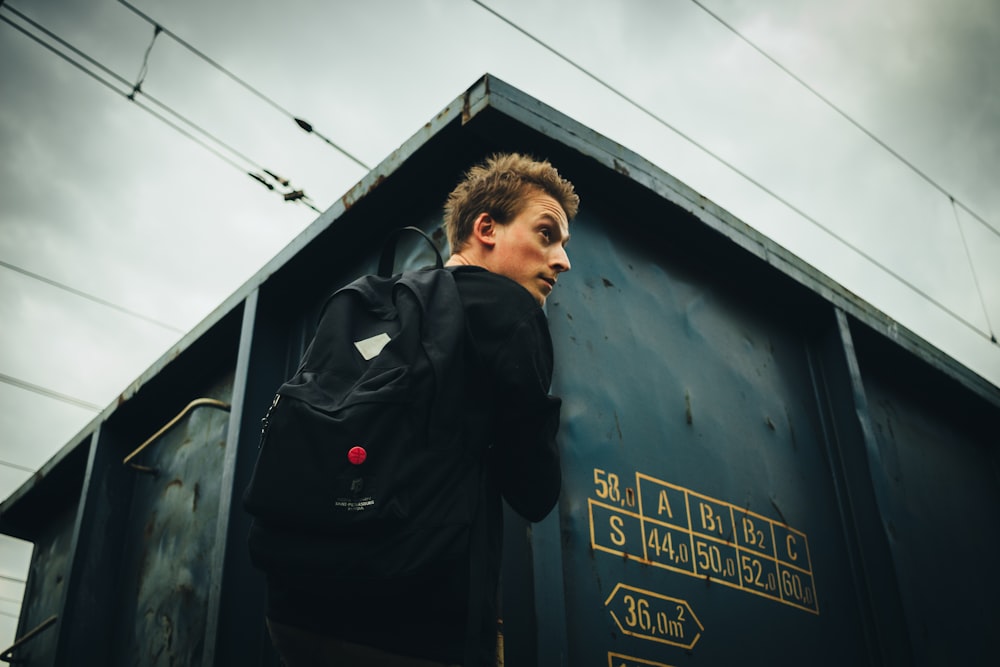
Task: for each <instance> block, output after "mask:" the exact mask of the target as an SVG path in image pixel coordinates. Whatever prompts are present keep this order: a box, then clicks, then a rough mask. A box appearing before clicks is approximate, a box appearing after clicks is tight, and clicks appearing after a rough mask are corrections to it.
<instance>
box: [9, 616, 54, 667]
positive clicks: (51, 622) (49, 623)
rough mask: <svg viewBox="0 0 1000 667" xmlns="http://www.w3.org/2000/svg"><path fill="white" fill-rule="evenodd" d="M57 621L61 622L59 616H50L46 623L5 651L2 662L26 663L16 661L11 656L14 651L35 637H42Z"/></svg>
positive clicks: (42, 623)
mask: <svg viewBox="0 0 1000 667" xmlns="http://www.w3.org/2000/svg"><path fill="white" fill-rule="evenodd" d="M57 620H59V616H57V615H52V616H49V617H48V618H47V619H45V620H44V621H42V622H41V623H39V624H38V626H37V627H36V628H35V629H34V630H32V631H31V632H29V633H28V634H26V635H24V636H23V637H21V638H20V639H18V640H17V641H15V642H14V643H13V644H12V645H11V647H10V648H9V649H7V650H6V651H4V652H3V653H0V661H2V662H9V663H11V664H14V663H18V662H24V661H23V660H15V659H14V656H12V655H11V654H12V653H13V652H14V651H16V650H17V649H19V648H21V647H22V646H24V645H25V644H27V643H28V642H29V641H31V640H32V639H34V638H35V637H37V636H38V635H40V634H41V633H42V632H44V631H45V630H48V629H49V628H50V627H52V626H53V625H55V623H56V621H57Z"/></svg>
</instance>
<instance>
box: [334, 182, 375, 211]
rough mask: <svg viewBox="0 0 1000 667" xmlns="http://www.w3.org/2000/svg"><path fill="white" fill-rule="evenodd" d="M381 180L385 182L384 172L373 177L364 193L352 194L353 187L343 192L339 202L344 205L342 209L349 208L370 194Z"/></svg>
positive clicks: (346, 209) (347, 209)
mask: <svg viewBox="0 0 1000 667" xmlns="http://www.w3.org/2000/svg"><path fill="white" fill-rule="evenodd" d="M383 182H385V174H379V175H378V177H377V178H376V179H375V182H374V183H372V184H371V185H369V186H368V187H367V188H366V189H365V191H364V194H361V195H358V196H354V188H352V189H351V191H349V192H347V193H345V194H344V196H343V197H341V198H340V201H341V203H343V205H344V210H345V211H349V210H351V208H352V207H353V206H354V205H355V204H356V203H358V202H359V201H361V200H362V199H364V198H365V197H367V196H368V195H370V194H371V193H372V191H373V190H375V188H377V187H378V186H380V185H382V183H383Z"/></svg>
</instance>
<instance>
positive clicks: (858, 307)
mask: <svg viewBox="0 0 1000 667" xmlns="http://www.w3.org/2000/svg"><path fill="white" fill-rule="evenodd" d="M489 79H490V106H492V107H493V108H495V109H497V110H498V111H500V112H502V113H504V114H506V115H508V116H510V117H511V118H514V119H515V120H518V121H519V122H521V123H523V124H525V125H527V126H528V127H531V128H532V129H534V130H536V131H538V132H540V133H542V134H544V135H546V136H548V137H551V138H552V139H554V140H556V141H558V142H560V143H562V144H564V145H566V146H569V147H571V148H574V149H575V150H577V151H578V152H580V153H581V154H583V155H585V156H587V157H590V158H591V159H593V160H595V161H597V162H598V163H599V164H602V165H603V166H605V167H607V168H608V169H611V170H614V171H616V172H618V173H619V174H622V175H623V176H625V177H627V178H629V179H630V180H632V181H633V182H635V183H637V184H639V185H641V186H642V187H644V188H646V189H648V190H650V191H652V192H653V193H655V194H656V195H658V196H660V197H662V198H664V199H666V200H667V201H669V202H671V203H673V204H674V205H676V206H678V207H680V208H681V209H683V210H685V211H687V212H688V213H690V214H692V215H694V216H695V217H696V218H698V219H699V220H700V221H701V222H703V223H704V224H705V225H707V226H708V227H710V228H711V229H713V230H715V231H716V232H718V233H720V234H722V235H723V236H725V237H726V238H727V239H729V240H730V241H731V242H733V243H735V244H737V245H738V246H740V247H741V248H743V249H745V250H747V251H748V252H750V253H752V254H754V255H755V256H757V257H758V258H759V259H760V260H762V261H763V262H766V263H767V264H769V265H770V266H772V267H774V268H775V269H776V270H778V271H780V272H781V273H783V274H784V275H786V276H788V277H789V278H791V279H792V280H795V281H796V282H798V283H800V284H801V285H803V286H804V287H806V288H808V289H809V290H811V291H812V292H814V293H815V294H817V295H818V296H820V297H821V298H823V299H825V300H826V301H828V302H830V303H831V304H832V305H833V306H835V307H837V308H840V309H841V310H843V311H845V312H846V313H848V314H849V315H851V316H852V317H853V318H854V319H856V320H858V321H859V322H861V323H863V324H865V325H866V326H868V327H870V328H871V329H873V330H874V331H876V332H877V333H879V334H881V335H882V336H884V337H885V338H887V339H889V340H892V341H893V342H895V343H896V344H898V345H900V346H902V347H903V348H904V349H906V350H907V351H909V352H911V353H912V354H914V355H915V356H917V357H918V358H920V359H922V360H923V361H926V362H927V363H929V364H931V365H932V366H934V367H935V368H937V369H939V370H940V371H942V372H944V373H945V374H946V375H948V376H949V377H951V378H952V379H954V380H956V381H957V382H959V383H961V384H962V385H963V386H965V387H966V388H968V389H969V390H970V391H973V392H974V393H976V394H977V395H979V396H981V397H983V398H984V399H986V400H988V401H990V402H991V403H993V404H995V405H1000V386H997V385H995V384H993V383H992V382H991V381H990V380H988V379H987V378H985V377H983V376H982V375H980V374H979V373H977V372H976V371H975V370H973V369H972V368H969V367H968V366H966V365H965V364H963V363H962V362H960V361H958V360H957V359H955V358H954V357H952V356H951V355H949V354H947V353H946V352H944V351H943V350H941V349H940V348H938V347H936V346H934V345H932V344H931V343H930V342H928V341H927V340H926V339H924V338H923V337H921V336H920V335H919V334H917V333H916V332H914V331H913V330H911V329H909V328H907V327H905V326H904V325H902V324H900V323H899V322H898V321H897V320H895V319H893V318H892V317H890V316H889V315H888V314H886V313H884V312H883V311H881V310H879V309H878V308H876V307H875V306H874V305H872V304H871V303H869V302H868V301H866V300H865V299H863V298H861V297H860V296H858V295H857V294H854V293H853V292H851V291H850V290H848V289H847V288H846V287H844V286H843V285H841V284H840V283H839V282H837V281H836V280H834V279H833V278H831V277H830V276H828V275H826V274H825V273H823V272H822V271H820V270H819V269H817V268H816V267H814V266H812V265H811V264H809V263H808V262H806V261H805V260H803V259H802V258H800V257H799V256H797V255H795V254H794V253H793V252H791V251H790V250H788V249H787V248H785V247H784V246H782V245H780V244H778V243H777V242H776V241H774V240H773V239H771V238H770V237H768V236H766V235H765V234H763V233H761V232H759V231H757V230H756V229H754V228H753V227H751V226H750V225H748V224H747V223H745V222H743V221H742V220H740V219H739V218H737V217H736V216H735V215H733V214H732V213H729V212H728V211H726V210H725V209H723V208H721V207H720V206H718V205H717V204H715V203H714V202H712V201H711V200H710V199H708V198H707V197H705V196H704V195H702V194H701V193H699V192H697V191H695V190H694V189H692V188H691V187H689V186H687V185H685V184H684V183H682V182H681V181H679V180H677V179H676V178H674V177H673V176H671V175H670V174H669V173H667V172H665V171H663V170H662V169H661V168H659V167H657V166H656V165H654V164H653V163H651V162H650V161H648V160H646V159H645V158H643V157H642V156H641V155H639V154H638V153H636V152H635V151H633V150H631V149H629V148H626V147H625V146H623V145H621V144H618V143H616V142H615V141H613V140H611V139H609V138H607V137H605V136H604V135H602V134H600V133H598V132H596V131H594V130H592V129H590V128H588V127H587V126H585V125H582V124H581V123H579V122H577V121H575V120H573V119H572V118H570V117H569V116H566V115H565V114H563V113H561V112H559V111H557V110H555V109H553V108H551V107H549V106H547V105H545V103H543V102H541V101H539V100H537V99H535V98H533V97H530V96H529V95H527V94H526V93H524V92H522V91H520V90H518V89H517V88H514V87H513V86H510V85H509V84H507V83H505V82H503V81H501V80H500V79H497V78H495V77H489Z"/></svg>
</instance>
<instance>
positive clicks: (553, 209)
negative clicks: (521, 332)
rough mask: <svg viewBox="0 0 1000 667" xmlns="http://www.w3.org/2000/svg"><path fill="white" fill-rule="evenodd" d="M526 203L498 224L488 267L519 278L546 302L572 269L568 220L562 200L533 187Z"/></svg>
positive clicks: (540, 301)
mask: <svg viewBox="0 0 1000 667" xmlns="http://www.w3.org/2000/svg"><path fill="white" fill-rule="evenodd" d="M524 203H525V205H524V208H523V209H522V210H521V212H520V213H519V214H518V215H517V216H516V217H515V218H514V219H513V220H511V221H510V222H509V223H507V224H506V225H501V224H496V227H495V236H494V240H495V242H496V243H495V245H494V246H493V250H492V252H491V253H490V257H489V260H488V263H489V266H487V267H485V268H487V269H489V270H490V271H493V272H494V273H499V274H500V275H503V276H507V277H508V278H510V279H511V280H513V281H515V282H517V283H518V284H520V285H521V286H522V287H524V288H525V289H526V290H528V291H529V292H530V293H531V295H532V296H533V297H535V299H536V300H537V301H538V303H539V304H542V305H544V304H545V299H546V297H548V295H549V294H551V293H552V288H553V287H554V286H555V284H556V280H557V278H558V276H559V274H560V273H563V272H564V271H569V269H570V263H569V256H567V254H566V247H565V246H566V243H567V242H568V241H569V220H568V219H567V218H566V212H565V211H564V210H563V208H562V206H560V205H559V202H557V201H556V200H555V199H553V198H552V197H551V196H549V195H547V194H545V193H543V192H541V191H537V190H536V191H532V192H531V193H530V194H528V195H527V196H526V197H525V202H524Z"/></svg>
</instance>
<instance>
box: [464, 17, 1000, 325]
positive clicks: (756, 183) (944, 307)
mask: <svg viewBox="0 0 1000 667" xmlns="http://www.w3.org/2000/svg"><path fill="white" fill-rule="evenodd" d="M472 2H473V3H475V4H477V5H479V6H480V7H482V8H483V9H484V10H486V11H487V12H489V13H490V14H492V15H493V16H495V17H496V18H498V19H500V20H501V21H503V22H504V23H506V24H507V25H508V26H510V27H511V28H513V29H514V30H516V31H517V32H519V33H521V34H522V35H524V36H525V37H527V38H528V39H530V40H532V41H533V42H535V43H536V44H538V45H539V46H541V47H542V48H544V49H545V50H546V51H548V52H549V53H551V54H553V55H554V56H556V57H557V58H559V59H560V60H562V61H563V62H565V63H566V64H568V65H569V66H570V67H572V68H574V69H576V70H577V71H579V72H581V73H582V74H584V75H585V76H587V77H588V78H590V79H591V80H592V81H594V82H595V83H597V84H599V85H601V86H602V87H604V88H605V89H607V90H608V91H610V92H611V93H613V94H614V95H616V96H617V97H619V98H621V99H622V100H624V101H625V102H627V103H628V104H630V105H631V106H633V107H635V108H636V109H638V110H639V111H641V112H643V113H644V114H646V115H647V116H649V117H650V118H651V119H653V120H654V121H656V122H657V123H659V124H660V125H662V126H664V127H665V128H667V129H669V130H670V131H672V132H674V133H675V134H677V135H678V136H679V137H681V138H682V139H684V140H685V141H687V142H689V143H690V144H692V145H693V146H695V147H697V148H698V149H700V150H702V151H703V152H704V153H705V154H706V155H708V156H709V157H711V158H712V159H714V160H716V161H717V162H719V163H720V164H722V165H724V166H726V167H728V168H729V169H731V170H732V171H733V172H734V173H736V174H738V175H739V176H741V177H742V178H743V179H745V180H746V181H747V182H748V183H751V184H752V185H754V186H756V187H757V188H759V189H760V190H761V191H762V192H764V193H765V194H768V195H770V196H771V197H773V198H774V199H775V200H777V201H779V202H781V203H782V204H783V205H785V206H787V207H788V208H789V209H790V210H791V211H793V212H795V213H797V214H798V215H800V216H802V217H803V218H804V219H805V220H807V221H809V222H811V223H812V224H813V225H815V226H816V227H818V228H819V229H820V230H822V231H824V232H826V234H828V235H829V236H830V237H832V238H834V239H836V240H837V241H839V242H840V243H842V244H844V245H845V246H847V247H848V248H850V249H851V250H853V251H854V252H856V253H857V254H858V255H860V256H861V257H863V258H865V259H866V260H868V261H869V262H871V263H872V264H873V265H875V266H877V267H878V268H880V269H882V270H883V271H885V272H886V273H887V274H889V275H890V276H892V277H893V278H895V279H896V280H898V281H899V282H900V283H902V284H903V285H906V286H907V287H909V288H910V289H911V290H913V291H914V292H915V293H916V294H918V295H920V296H922V297H923V298H925V299H926V300H927V301H929V302H931V303H933V304H934V305H935V306H937V307H938V308H940V309H941V310H942V311H944V312H945V313H948V314H949V315H951V316H952V317H953V318H954V319H955V320H957V321H958V322H959V323H961V324H963V325H964V326H966V327H967V328H969V329H971V330H972V331H973V332H974V333H976V334H978V335H979V336H982V337H983V338H986V339H987V340H991V338H990V334H988V333H985V332H983V331H982V330H981V329H980V328H979V327H978V326H977V325H975V324H973V323H972V322H970V321H969V320H967V319H966V318H965V317H963V316H962V315H960V314H958V313H957V312H955V311H954V310H952V309H951V308H950V307H949V306H947V305H946V304H944V303H942V302H941V301H938V300H937V299H935V298H934V297H932V296H931V295H930V294H928V293H927V292H925V291H923V290H922V289H920V288H919V287H917V286H916V285H914V284H913V283H911V282H910V281H909V280H907V279H906V278H904V277H903V276H901V275H900V274H898V273H896V272H895V271H893V270H892V269H890V268H889V267H887V266H885V265H884V264H882V263H881V262H880V261H878V260H877V259H875V258H874V257H872V256H871V255H870V254H868V253H867V252H865V251H864V250H862V249H861V248H859V247H858V246H856V245H855V244H853V243H851V242H850V241H848V240H847V239H845V238H844V237H842V236H840V235H839V234H837V233H836V232H834V231H833V230H831V229H829V228H827V227H826V226H824V225H823V224H822V223H820V222H819V221H818V220H816V219H815V218H814V217H812V216H811V215H809V214H808V213H806V212H805V211H803V210H802V209H800V208H799V207H797V206H795V205H794V204H792V203H791V202H789V201H787V200H786V199H784V198H783V197H781V196H780V195H778V193H776V192H775V191H774V190H772V189H770V188H768V187H767V186H765V185H764V184H763V183H761V182H760V181H758V180H756V179H755V178H753V177H752V176H750V175H749V174H747V173H746V172H744V171H741V170H740V169H739V168H737V167H736V166H734V165H733V164H731V163H730V162H727V161H726V160H725V159H724V158H722V157H721V156H719V155H718V154H717V153H715V152H713V151H711V150H710V149H709V148H707V147H706V146H703V145H702V144H700V143H698V142H697V141H695V140H694V139H693V138H691V137H690V136H688V135H687V134H685V133H684V132H681V131H680V130H679V129H677V128H676V127H674V126H673V125H671V124H670V123H668V122H667V121H666V120H664V119H663V118H660V117H659V116H657V115H656V114H655V113H653V112H652V111H650V110H649V109H648V108H646V107H645V106H643V105H641V104H639V103H638V102H637V101H635V100H634V99H632V98H631V97H629V96H628V95H626V94H625V93H623V92H621V91H620V90H618V89H617V88H615V87H614V86H612V85H611V84H609V83H607V82H606V81H604V80H603V79H601V78H600V77H598V76H597V75H596V74H594V73H593V72H591V71H589V70H588V69H586V68H585V67H583V66H582V65H579V64H577V63H576V62H574V61H573V60H571V59H570V58H569V57H568V56H565V55H563V54H562V53H561V52H560V51H557V50H556V49H555V48H553V47H552V46H549V45H548V44H547V43H545V42H544V41H542V40H541V39H540V38H538V37H536V36H535V35H533V34H532V33H530V32H528V31H527V30H526V29H524V28H522V27H521V26H519V25H518V24H516V23H514V22H513V21H511V20H510V19H508V18H507V17H505V16H503V15H502V14H500V13H498V12H497V11H496V10H494V9H492V8H491V7H489V6H487V5H485V4H483V3H482V2H481V1H480V0H472ZM991 342H992V341H991Z"/></svg>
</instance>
